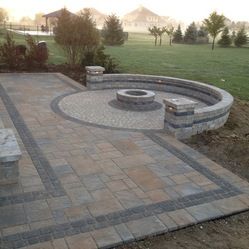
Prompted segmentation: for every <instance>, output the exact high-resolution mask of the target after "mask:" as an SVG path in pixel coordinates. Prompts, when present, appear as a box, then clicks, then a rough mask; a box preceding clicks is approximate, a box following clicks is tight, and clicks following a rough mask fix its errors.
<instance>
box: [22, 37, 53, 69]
mask: <svg viewBox="0 0 249 249" xmlns="http://www.w3.org/2000/svg"><path fill="white" fill-rule="evenodd" d="M26 43H27V47H28V49H27V53H26V56H25V60H26V64H27V66H28V68H30V67H36V66H39V67H44V66H45V63H46V62H47V60H48V49H47V46H46V44H42V43H41V44H37V43H36V42H35V40H34V39H33V37H32V36H31V35H28V36H27V37H26Z"/></svg>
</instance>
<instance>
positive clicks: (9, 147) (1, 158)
mask: <svg viewBox="0 0 249 249" xmlns="http://www.w3.org/2000/svg"><path fill="white" fill-rule="evenodd" d="M20 158H21V150H20V148H19V145H18V143H17V140H16V137H15V134H14V132H13V130H11V129H0V162H13V161H18V160H19V159H20Z"/></svg>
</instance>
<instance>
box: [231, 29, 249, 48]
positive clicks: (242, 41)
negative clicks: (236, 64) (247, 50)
mask: <svg viewBox="0 0 249 249" xmlns="http://www.w3.org/2000/svg"><path fill="white" fill-rule="evenodd" d="M247 39H248V37H247V34H246V31H245V28H244V27H243V28H241V29H240V30H239V31H238V32H237V35H236V36H235V38H234V45H235V46H236V47H242V46H243V45H246V43H247Z"/></svg>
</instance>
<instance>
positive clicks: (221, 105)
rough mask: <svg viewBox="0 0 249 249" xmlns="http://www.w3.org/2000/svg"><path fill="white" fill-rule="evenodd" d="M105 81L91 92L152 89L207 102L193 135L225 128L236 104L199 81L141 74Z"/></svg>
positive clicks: (197, 114)
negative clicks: (110, 89)
mask: <svg viewBox="0 0 249 249" xmlns="http://www.w3.org/2000/svg"><path fill="white" fill-rule="evenodd" d="M102 77H103V79H102V81H101V82H100V81H98V82H96V84H95V83H94V82H93V81H92V82H88V86H89V87H90V89H109V88H141V89H150V90H156V91H165V92H172V93H178V94H183V95H186V96H190V97H194V98H196V99H199V100H200V101H203V102H205V103H206V104H207V105H208V106H207V107H203V108H196V109H195V112H194V123H193V127H192V131H191V135H193V134H197V133H200V132H202V131H204V130H211V129H217V128H219V127H220V126H222V125H224V123H225V122H226V121H227V118H228V116H229V111H230V108H231V105H232V103H233V97H232V96H231V95H230V94H229V93H228V92H226V91H224V90H222V89H219V88H217V87H214V86H211V85H207V84H204V83H201V82H197V81H191V80H185V79H178V78H172V77H163V76H153V75H137V74H104V75H102Z"/></svg>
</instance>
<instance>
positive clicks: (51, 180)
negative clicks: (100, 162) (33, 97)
mask: <svg viewBox="0 0 249 249" xmlns="http://www.w3.org/2000/svg"><path fill="white" fill-rule="evenodd" d="M0 97H1V99H2V101H3V103H4V105H5V108H6V110H7V112H8V114H9V116H10V118H11V120H12V122H13V124H14V126H15V128H16V130H17V132H18V134H19V136H20V138H21V140H22V142H23V145H24V147H25V149H26V150H27V152H28V154H29V156H30V158H31V160H32V162H33V164H34V166H35V168H36V170H37V172H38V174H39V176H40V178H41V181H42V183H43V185H44V187H45V189H46V192H40V193H41V194H40V195H37V194H38V193H37V192H30V193H27V194H25V193H24V194H19V195H16V196H15V197H14V198H13V197H10V196H8V197H7V196H6V197H0V203H1V204H3V203H6V201H7V202H8V200H9V201H11V203H12V204H13V203H20V202H21V201H22V200H23V202H25V201H28V200H30V199H31V196H33V198H32V200H34V199H35V200H36V198H38V199H41V197H42V196H44V197H47V194H48V193H49V194H51V195H52V196H62V195H65V191H64V189H63V187H62V186H61V183H60V181H59V179H58V178H57V176H56V175H55V173H54V171H53V169H52V167H51V165H50V163H49V161H48V160H47V158H46V157H45V156H44V154H43V152H42V150H41V149H40V148H39V146H38V145H37V143H36V141H35V139H34V137H33V135H32V133H31V131H30V130H29V128H28V127H27V125H26V124H25V122H24V120H23V118H22V116H21V114H20V113H19V112H18V110H17V108H16V107H15V105H14V103H13V102H12V100H11V98H10V97H9V95H8V94H7V92H6V91H5V89H4V87H3V86H2V85H1V84H0ZM2 201H3V202H2ZM1 204H0V205H1Z"/></svg>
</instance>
